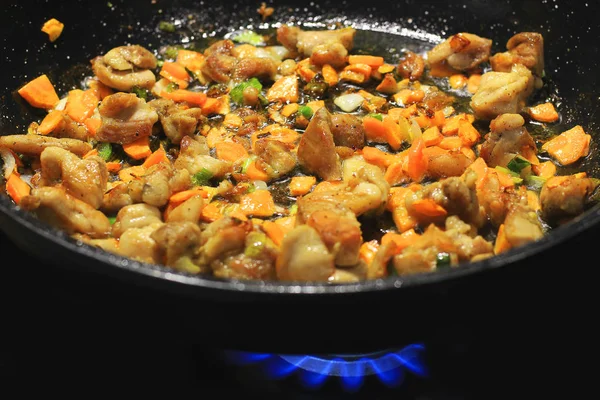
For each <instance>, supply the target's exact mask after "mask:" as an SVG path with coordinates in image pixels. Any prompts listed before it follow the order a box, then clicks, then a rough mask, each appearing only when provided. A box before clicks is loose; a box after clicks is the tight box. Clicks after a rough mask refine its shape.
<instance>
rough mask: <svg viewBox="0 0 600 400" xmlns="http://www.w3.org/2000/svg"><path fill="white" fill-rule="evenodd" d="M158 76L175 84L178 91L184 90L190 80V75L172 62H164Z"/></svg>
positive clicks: (181, 66)
mask: <svg viewBox="0 0 600 400" xmlns="http://www.w3.org/2000/svg"><path fill="white" fill-rule="evenodd" d="M159 75H160V76H162V77H163V78H166V79H168V80H170V81H171V82H173V83H176V84H177V85H178V86H179V89H186V88H187V87H188V86H189V82H190V80H191V77H190V74H188V72H187V71H186V70H185V67H184V66H183V65H181V64H179V63H177V62H173V61H165V62H164V63H163V65H162V67H161V70H160V72H159Z"/></svg>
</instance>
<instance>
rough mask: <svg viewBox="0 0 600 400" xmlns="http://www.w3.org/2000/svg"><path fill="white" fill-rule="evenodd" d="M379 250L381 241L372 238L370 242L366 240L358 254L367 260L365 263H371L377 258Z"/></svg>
mask: <svg viewBox="0 0 600 400" xmlns="http://www.w3.org/2000/svg"><path fill="white" fill-rule="evenodd" d="M377 250H379V242H378V241H377V240H370V241H368V242H364V243H363V244H362V245H361V246H360V249H359V250H358V256H359V258H360V259H361V260H363V261H364V262H365V264H367V265H371V263H372V262H373V259H374V258H375V254H377Z"/></svg>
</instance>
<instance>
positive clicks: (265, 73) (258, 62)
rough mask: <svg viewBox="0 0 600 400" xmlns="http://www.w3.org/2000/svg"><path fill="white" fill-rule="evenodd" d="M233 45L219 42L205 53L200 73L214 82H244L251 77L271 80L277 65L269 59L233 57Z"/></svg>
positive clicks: (229, 42) (229, 41) (226, 41)
mask: <svg viewBox="0 0 600 400" xmlns="http://www.w3.org/2000/svg"><path fill="white" fill-rule="evenodd" d="M234 46H235V44H234V43H233V42H232V41H231V40H228V39H227V40H219V41H217V42H215V43H213V44H212V45H210V46H209V47H208V48H207V49H206V50H205V51H204V56H205V63H204V64H203V66H202V73H203V74H204V75H205V76H206V77H207V78H209V79H211V80H213V81H215V82H221V83H228V82H229V81H231V80H233V81H244V80H247V79H249V78H252V77H257V78H264V79H269V80H272V79H273V78H274V77H275V74H276V73H277V63H276V61H275V60H273V58H271V57H242V58H237V57H235V56H234V53H233V49H234Z"/></svg>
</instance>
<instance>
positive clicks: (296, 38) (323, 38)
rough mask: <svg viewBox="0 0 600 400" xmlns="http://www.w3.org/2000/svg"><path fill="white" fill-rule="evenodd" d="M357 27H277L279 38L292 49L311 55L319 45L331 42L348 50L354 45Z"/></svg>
mask: <svg viewBox="0 0 600 400" xmlns="http://www.w3.org/2000/svg"><path fill="white" fill-rule="evenodd" d="M355 35H356V29H354V28H351V27H346V28H342V29H334V30H320V31H316V30H315V31H305V30H302V29H300V28H298V27H296V26H289V25H282V26H280V27H279V28H277V40H278V41H279V43H281V44H283V45H284V46H285V47H286V48H287V49H289V50H290V51H298V52H299V53H300V54H301V55H304V56H306V57H310V56H311V55H312V54H313V51H314V50H315V49H317V47H319V46H322V45H327V44H331V43H339V44H341V45H342V46H344V48H345V49H346V50H348V51H349V50H352V48H353V47H354V36H355Z"/></svg>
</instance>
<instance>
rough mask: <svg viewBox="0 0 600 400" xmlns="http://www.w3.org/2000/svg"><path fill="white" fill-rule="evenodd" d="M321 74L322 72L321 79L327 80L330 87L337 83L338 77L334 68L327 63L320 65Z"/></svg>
mask: <svg viewBox="0 0 600 400" xmlns="http://www.w3.org/2000/svg"><path fill="white" fill-rule="evenodd" d="M321 74H323V79H325V82H327V84H328V85H329V86H331V87H333V86H335V85H337V83H338V81H339V79H340V78H339V76H338V73H337V71H336V70H335V68H333V67H332V66H331V65H329V64H325V65H323V67H321Z"/></svg>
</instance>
